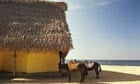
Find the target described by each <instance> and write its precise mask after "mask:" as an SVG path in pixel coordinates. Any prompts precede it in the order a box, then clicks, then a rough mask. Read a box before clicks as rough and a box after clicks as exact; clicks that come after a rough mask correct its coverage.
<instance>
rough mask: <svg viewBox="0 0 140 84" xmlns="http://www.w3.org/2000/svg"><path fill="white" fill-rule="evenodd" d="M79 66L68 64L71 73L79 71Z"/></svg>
mask: <svg viewBox="0 0 140 84" xmlns="http://www.w3.org/2000/svg"><path fill="white" fill-rule="evenodd" d="M78 65H79V63H70V62H69V63H68V68H69V70H70V71H74V70H77V69H78Z"/></svg>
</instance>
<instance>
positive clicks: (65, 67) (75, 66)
mask: <svg viewBox="0 0 140 84" xmlns="http://www.w3.org/2000/svg"><path fill="white" fill-rule="evenodd" d="M76 70H77V71H79V72H80V75H81V79H80V82H84V80H85V77H86V75H87V67H86V66H85V64H84V63H72V62H69V63H65V64H59V72H61V73H62V72H63V73H64V72H67V73H68V77H69V80H68V81H69V82H71V72H72V71H76Z"/></svg>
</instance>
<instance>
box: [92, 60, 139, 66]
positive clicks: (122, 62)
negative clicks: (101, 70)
mask: <svg viewBox="0 0 140 84" xmlns="http://www.w3.org/2000/svg"><path fill="white" fill-rule="evenodd" d="M91 61H94V60H91ZM95 61H96V62H99V63H100V64H102V65H124V66H140V60H95Z"/></svg>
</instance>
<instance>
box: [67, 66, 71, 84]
mask: <svg viewBox="0 0 140 84" xmlns="http://www.w3.org/2000/svg"><path fill="white" fill-rule="evenodd" d="M67 71H68V76H69V82H71V73H70V70H69V69H68V70H67Z"/></svg>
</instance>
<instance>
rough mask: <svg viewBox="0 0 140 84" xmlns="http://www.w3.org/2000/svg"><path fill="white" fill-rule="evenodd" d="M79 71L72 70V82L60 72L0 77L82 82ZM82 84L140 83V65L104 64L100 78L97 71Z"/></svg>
mask: <svg viewBox="0 0 140 84" xmlns="http://www.w3.org/2000/svg"><path fill="white" fill-rule="evenodd" d="M79 80H80V76H79V73H78V72H72V82H71V83H68V77H67V76H64V77H62V76H60V74H59V75H58V73H55V74H51V73H49V75H44V74H43V76H40V75H36V76H35V77H34V76H33V77H18V78H15V79H3V78H2V77H0V82H1V83H0V84H7V83H10V84H11V83H12V84H15V83H16V84H21V83H29V84H42V83H44V84H81V83H79ZM82 84H140V66H114V65H102V72H101V73H100V79H95V73H93V72H92V71H90V72H89V75H88V76H87V78H86V79H85V81H84V83H82Z"/></svg>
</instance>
